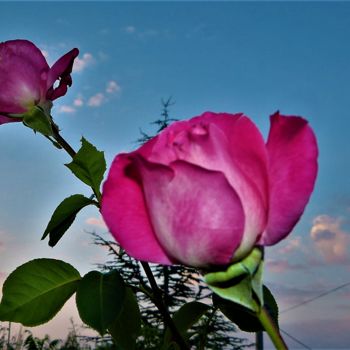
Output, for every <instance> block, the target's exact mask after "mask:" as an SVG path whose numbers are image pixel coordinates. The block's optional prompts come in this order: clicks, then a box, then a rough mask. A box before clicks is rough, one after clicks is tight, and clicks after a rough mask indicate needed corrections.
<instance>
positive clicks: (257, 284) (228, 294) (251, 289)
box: [204, 247, 264, 312]
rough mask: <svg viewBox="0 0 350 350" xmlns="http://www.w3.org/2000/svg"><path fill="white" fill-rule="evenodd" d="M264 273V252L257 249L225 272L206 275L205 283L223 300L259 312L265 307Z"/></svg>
mask: <svg viewBox="0 0 350 350" xmlns="http://www.w3.org/2000/svg"><path fill="white" fill-rule="evenodd" d="M262 272H263V252H262V249H261V248H258V247H256V248H254V249H253V250H252V251H251V253H250V254H249V255H248V256H247V257H245V258H244V259H243V260H241V261H239V262H236V263H233V264H231V265H230V266H229V267H228V268H227V269H226V270H225V271H216V272H209V273H207V274H205V275H204V281H205V282H206V283H207V285H208V287H209V288H210V289H211V290H212V291H213V292H214V293H216V294H217V295H219V296H220V297H221V298H224V299H227V300H231V301H233V302H234V303H236V304H239V305H242V306H244V307H246V308H248V309H250V310H252V311H253V312H258V311H259V309H260V307H261V306H262V305H264V297H263V288H262Z"/></svg>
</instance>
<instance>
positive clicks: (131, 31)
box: [122, 25, 159, 39]
mask: <svg viewBox="0 0 350 350" xmlns="http://www.w3.org/2000/svg"><path fill="white" fill-rule="evenodd" d="M122 30H123V32H125V33H127V34H128V35H134V36H135V37H137V38H139V39H145V38H150V37H155V36H157V35H158V34H159V32H158V31H157V30H155V29H152V28H149V29H139V28H136V27H135V26H133V25H129V26H126V27H124V28H122Z"/></svg>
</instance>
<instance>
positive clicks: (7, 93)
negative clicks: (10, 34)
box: [0, 40, 49, 114]
mask: <svg viewBox="0 0 350 350" xmlns="http://www.w3.org/2000/svg"><path fill="white" fill-rule="evenodd" d="M0 62H1V64H0V86H1V89H0V113H3V114H8V113H13V114H17V113H24V112H25V111H26V110H27V109H28V107H30V106H32V105H34V104H35V103H38V102H39V101H40V100H41V99H42V98H44V97H45V94H46V79H47V72H48V70H49V66H48V64H47V62H46V60H45V57H44V56H43V54H42V53H41V51H40V50H39V49H38V48H37V47H36V46H35V45H34V44H33V43H31V42H30V41H27V40H11V41H6V42H3V43H0Z"/></svg>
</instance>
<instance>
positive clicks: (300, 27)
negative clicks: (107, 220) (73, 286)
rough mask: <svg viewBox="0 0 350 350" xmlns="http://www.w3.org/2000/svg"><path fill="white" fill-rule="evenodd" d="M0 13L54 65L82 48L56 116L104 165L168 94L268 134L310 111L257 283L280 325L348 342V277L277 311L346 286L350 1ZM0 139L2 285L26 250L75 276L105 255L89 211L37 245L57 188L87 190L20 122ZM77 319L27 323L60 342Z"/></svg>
mask: <svg viewBox="0 0 350 350" xmlns="http://www.w3.org/2000/svg"><path fill="white" fill-rule="evenodd" d="M0 13H1V17H2V20H1V22H0V41H6V40H12V39H19V38H21V39H28V40H31V41H33V42H34V43H35V44H36V45H37V46H38V47H39V48H40V49H41V50H42V52H43V54H44V55H45V57H46V58H47V60H48V62H49V63H50V64H52V63H53V62H54V61H55V60H56V59H57V58H59V57H60V56H61V55H62V54H64V53H66V52H67V51H69V50H71V49H72V48H73V47H77V48H79V50H80V55H79V58H78V59H77V60H76V62H75V65H74V69H73V86H72V87H71V88H70V89H69V90H68V93H67V94H66V96H64V97H62V98H60V99H58V100H57V101H56V102H55V103H54V109H53V116H54V118H55V121H56V122H57V124H58V125H59V126H60V128H61V129H62V135H63V136H64V137H65V138H66V139H67V140H69V142H71V144H72V145H73V146H74V148H76V149H77V148H78V147H79V140H80V138H81V136H84V137H85V138H86V139H87V140H89V141H90V142H92V143H93V144H95V145H96V147H97V148H98V149H100V150H104V151H105V155H106V159H107V163H108V164H110V163H111V161H112V160H113V158H114V156H115V155H116V154H117V153H119V152H123V151H130V150H132V149H133V148H135V147H136V146H137V144H136V142H135V140H137V139H138V138H139V137H140V133H139V129H140V128H141V129H142V130H144V131H145V132H147V133H150V134H152V133H154V132H155V130H156V128H155V126H154V125H150V123H151V122H153V121H154V120H156V119H158V118H159V117H160V111H161V104H160V101H161V99H162V98H165V99H166V98H168V97H169V96H172V97H173V100H174V101H175V102H176V103H175V104H174V105H173V106H171V108H170V116H171V117H172V118H176V119H187V118H191V117H193V116H195V115H199V114H201V113H202V112H204V111H207V110H210V111H215V112H228V113H236V112H244V113H245V114H246V115H248V116H249V117H250V118H252V120H253V121H254V122H255V123H256V124H257V126H258V127H259V129H260V130H261V131H262V133H263V135H264V137H265V138H266V136H267V132H268V129H269V115H270V114H273V113H274V112H275V111H276V110H279V111H280V112H281V113H282V114H285V115H300V116H303V117H305V118H306V119H308V121H309V122H310V125H311V126H312V128H313V129H314V131H315V133H316V136H317V139H318V143H319V149H320V157H319V175H318V179H317V182H316V187H315V191H314V193H313V195H312V197H311V200H310V203H309V205H308V206H307V209H306V211H305V213H304V215H303V217H302V219H301V220H300V222H299V223H298V224H297V226H296V227H295V229H294V230H293V233H292V234H291V235H290V236H288V237H287V239H285V240H284V241H282V242H281V243H280V244H278V245H276V246H274V247H268V248H267V249H266V264H265V265H266V268H265V275H264V281H265V284H266V285H267V286H268V287H269V288H270V289H271V291H272V292H273V293H274V294H275V296H276V299H277V301H278V303H279V307H280V310H281V311H282V313H281V315H280V326H281V328H282V330H284V331H286V332H288V333H290V334H291V335H293V336H294V337H295V338H297V339H299V340H300V341H302V342H303V343H304V344H306V345H308V346H309V347H311V348H313V349H318V348H325V349H340V348H346V347H349V344H350V332H349V330H350V286H348V287H344V288H342V289H339V290H338V291H336V292H334V293H331V294H329V295H327V296H324V297H322V298H319V299H318V300H315V301H313V302H310V303H308V304H305V305H303V306H301V307H298V308H295V309H294V310H290V311H286V312H283V310H286V309H288V308H290V307H291V306H293V305H297V304H299V303H301V302H303V301H305V300H308V299H311V298H314V297H316V296H317V295H320V294H321V293H323V292H326V291H328V290H331V289H333V288H336V287H338V286H340V285H342V284H345V283H347V282H350V181H349V179H350V157H349V150H350V141H349V140H350V138H349V130H350V118H349V113H350V112H349V111H350V103H349V101H350V99H349V95H350V42H349V40H348V38H349V37H350V3H347V2H339V3H337V2H334V3H330V2H329V3H327V2H319V3H318V2H308V3H302V2H288V3H283V2H247V3H244V2H221V3H211V2H205V3H199V2H194V3H185V2H178V3H176V2H174V3H172V2H166V3H162V2H152V3H142V2H139V3H131V2H130V3H128V2H125V3H117V2H101V3H97V2H87V3H84V2H71V3H68V2H63V3H59V2H50V3H45V2H41V3H39V2H37V3H34V2H33V3H31V2H24V3H15V2H0ZM0 149H1V152H0V164H1V165H0V167H1V182H0V193H1V199H2V200H1V205H2V207H1V211H0V285H1V284H2V283H3V281H4V279H5V278H6V276H7V275H8V274H9V273H10V272H11V271H13V270H14V269H15V268H16V267H17V266H19V265H20V264H22V263H24V262H26V261H28V260H30V259H33V258H40V257H52V258H56V259H62V260H65V261H67V262H69V263H71V264H72V265H73V266H75V267H76V268H77V269H78V270H79V271H80V273H81V274H84V273H86V272H88V271H90V270H92V269H95V268H96V267H94V264H96V263H102V262H104V261H106V260H107V259H108V256H107V254H106V252H105V251H104V250H103V249H101V248H99V247H97V246H94V245H93V244H92V238H91V236H90V235H89V234H88V232H91V231H96V232H98V233H101V234H102V235H103V236H104V237H105V238H107V239H110V238H111V236H110V235H109V234H108V232H107V229H106V228H105V226H104V224H103V222H102V220H101V218H100V216H99V214H98V212H97V210H94V208H87V209H84V210H83V211H82V212H81V213H80V214H79V215H78V218H77V220H76V222H75V223H74V224H73V225H72V227H71V228H70V230H69V232H68V233H66V235H65V236H64V237H63V239H62V241H61V242H60V243H59V244H58V245H57V247H55V248H53V249H52V248H49V247H48V245H47V241H40V238H41V235H42V233H43V230H44V229H45V227H46V224H47V222H48V220H49V219H50V216H51V214H52V212H53V210H54V209H55V208H56V206H57V205H58V204H59V203H60V202H61V201H62V200H63V199H64V198H66V197H67V196H69V195H71V194H75V193H82V194H85V195H87V196H89V195H90V193H89V189H88V188H87V187H85V186H83V185H82V184H80V183H79V181H77V180H76V179H75V178H74V177H73V176H72V175H71V174H70V172H69V170H68V169H67V168H66V167H64V166H63V164H64V163H67V162H69V158H68V156H67V155H66V154H65V153H64V152H62V151H59V150H57V149H55V148H54V147H52V146H51V145H50V144H49V142H48V141H47V140H46V139H45V138H44V137H42V136H40V135H34V134H33V132H32V131H31V130H29V129H28V128H25V127H23V126H22V125H21V124H19V123H13V124H8V125H2V126H0ZM71 316H73V317H74V319H75V321H76V322H77V323H80V321H79V319H78V316H77V312H76V311H75V309H74V302H73V301H70V302H69V304H68V305H67V306H66V307H65V308H64V310H63V311H62V312H61V313H60V314H59V315H58V316H57V317H56V318H55V319H54V320H53V321H51V322H49V323H48V324H47V325H45V326H41V327H39V328H33V329H32V331H33V332H34V334H38V335H44V334H45V333H49V334H50V335H51V336H52V337H62V338H64V337H65V335H66V334H67V332H68V328H69V318H70V317H71ZM238 335H239V336H242V337H250V338H251V336H250V335H247V334H245V333H238ZM285 339H286V341H287V343H288V345H289V346H290V348H291V349H295V348H300V345H298V344H297V343H295V342H294V341H293V340H291V339H289V338H288V337H287V336H286V338H285ZM266 344H268V343H267V340H266ZM266 348H269V345H266Z"/></svg>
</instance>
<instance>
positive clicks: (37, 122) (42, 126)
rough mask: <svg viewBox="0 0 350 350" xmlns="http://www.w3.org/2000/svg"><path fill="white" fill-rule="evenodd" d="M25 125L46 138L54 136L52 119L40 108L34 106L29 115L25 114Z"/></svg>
mask: <svg viewBox="0 0 350 350" xmlns="http://www.w3.org/2000/svg"><path fill="white" fill-rule="evenodd" d="M23 123H24V125H26V126H27V127H28V128H31V129H33V130H34V131H35V132H40V133H41V134H43V135H44V136H52V135H53V131H52V126H51V120H50V118H49V117H48V116H47V115H46V114H45V112H44V111H43V110H42V109H41V108H40V107H38V106H34V107H33V108H32V109H30V110H29V111H28V112H27V113H25V114H23Z"/></svg>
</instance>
